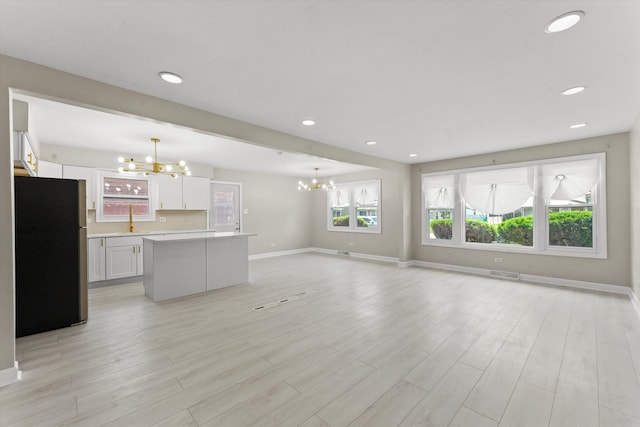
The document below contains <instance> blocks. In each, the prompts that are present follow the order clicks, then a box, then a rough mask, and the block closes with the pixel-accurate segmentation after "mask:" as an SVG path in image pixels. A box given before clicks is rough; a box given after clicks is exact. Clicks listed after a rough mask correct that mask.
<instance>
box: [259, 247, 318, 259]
mask: <svg viewBox="0 0 640 427" xmlns="http://www.w3.org/2000/svg"><path fill="white" fill-rule="evenodd" d="M311 251H313V248H302V249H291V250H288V251H277V252H263V253H261V254H255V255H249V261H253V260H254V259H264V258H273V257H277V256H285V255H295V254H301V253H304V252H311Z"/></svg>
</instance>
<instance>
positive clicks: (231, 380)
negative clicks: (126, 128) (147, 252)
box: [0, 254, 640, 427]
mask: <svg viewBox="0 0 640 427" xmlns="http://www.w3.org/2000/svg"><path fill="white" fill-rule="evenodd" d="M177 285H179V284H177ZM89 299H90V305H89V307H90V309H89V322H88V323H87V324H86V325H83V326H77V327H72V328H66V329H62V330H58V331H52V332H48V333H44V334H39V335H34V336H30V337H24V338H21V339H19V340H18V341H17V358H18V360H19V362H20V368H21V369H22V371H23V380H22V381H21V382H19V383H16V384H13V385H10V386H8V387H4V388H2V389H0V424H1V425H2V426H11V425H23V426H48V425H84V426H100V425H109V426H119V427H122V426H146V425H155V426H178V425H179V426H233V427H239V426H249V425H255V426H305V427H311V426H383V427H390V426H402V427H404V426H414V425H433V426H473V427H482V426H497V425H500V426H536V427H537V426H547V425H548V426H562V427H565V426H580V427H587V426H607V427H609V426H640V320H639V319H638V317H637V316H636V314H635V312H634V311H633V308H632V306H631V304H630V302H629V300H628V298H627V297H623V296H617V295H610V294H601V293H595V292H585V291H579V290H573V289H565V288H555V287H547V286H541V285H532V284H526V283H515V282H509V281H506V280H499V279H492V278H487V277H478V276H472V275H465V274H458V273H452V272H445V271H438V270H429V269H424V268H407V269H400V268H397V267H395V266H392V265H388V264H382V263H375V262H367V261H361V260H353V259H348V258H344V257H338V256H330V255H322V254H300V255H292V256H286V257H279V258H271V259H263V260H256V261H252V262H251V263H250V284H247V285H240V286H235V287H232V288H227V289H222V290H218V291H214V292H211V293H208V294H206V295H198V296H193V297H188V298H182V299H177V300H171V301H167V302H163V303H153V302H151V301H150V300H148V299H146V298H145V296H144V291H143V287H142V284H141V283H132V284H127V285H119V286H112V287H106V288H99V289H92V290H90V292H89ZM286 299H289V301H287V302H283V303H279V304H275V303H278V302H279V301H283V300H286ZM259 306H265V308H262V309H260V310H254V308H255V307H259Z"/></svg>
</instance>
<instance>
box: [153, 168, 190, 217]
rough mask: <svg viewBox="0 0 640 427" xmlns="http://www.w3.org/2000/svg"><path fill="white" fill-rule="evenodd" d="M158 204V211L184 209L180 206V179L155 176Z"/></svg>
mask: <svg viewBox="0 0 640 427" xmlns="http://www.w3.org/2000/svg"><path fill="white" fill-rule="evenodd" d="M155 179H156V188H157V189H158V199H157V200H158V204H157V208H158V209H160V210H178V209H184V208H183V205H182V178H181V177H178V178H173V177H171V176H169V175H156V177H155Z"/></svg>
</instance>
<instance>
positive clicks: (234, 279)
mask: <svg viewBox="0 0 640 427" xmlns="http://www.w3.org/2000/svg"><path fill="white" fill-rule="evenodd" d="M249 236H255V234H250V233H215V232H203V233H184V234H166V235H161V236H148V237H143V243H144V252H143V253H144V293H145V295H146V296H147V297H148V298H149V299H151V300H153V301H163V300H167V299H171V298H177V297H182V296H186V295H193V294H198V293H204V292H207V291H211V290H213V289H219V288H224V287H226V286H232V285H238V284H241V283H247V281H248V280H249V242H248V240H249Z"/></svg>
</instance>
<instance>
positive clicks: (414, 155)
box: [409, 153, 418, 157]
mask: <svg viewBox="0 0 640 427" xmlns="http://www.w3.org/2000/svg"><path fill="white" fill-rule="evenodd" d="M409 157H418V155H417V154H414V153H412V154H409Z"/></svg>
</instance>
